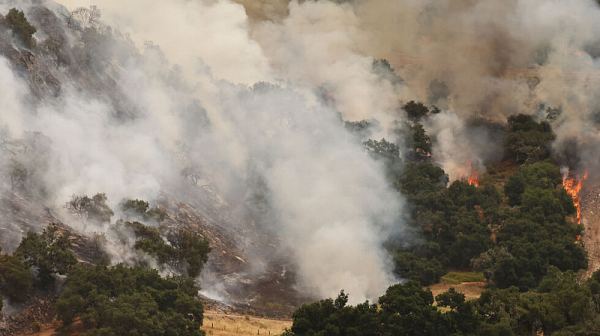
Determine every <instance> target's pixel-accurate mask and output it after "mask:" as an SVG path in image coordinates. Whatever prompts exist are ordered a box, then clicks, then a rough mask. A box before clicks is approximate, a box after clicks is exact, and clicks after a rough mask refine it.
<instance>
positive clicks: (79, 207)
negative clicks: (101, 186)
mask: <svg viewBox="0 0 600 336" xmlns="http://www.w3.org/2000/svg"><path fill="white" fill-rule="evenodd" d="M91 207H92V199H91V198H89V197H88V196H87V195H83V196H77V195H73V196H71V200H70V201H68V202H67V204H66V205H65V208H67V210H68V211H69V212H70V213H72V214H73V215H75V216H76V217H77V218H79V220H80V221H81V223H83V224H87V219H88V217H89V214H90V208H91Z"/></svg>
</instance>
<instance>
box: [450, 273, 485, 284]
mask: <svg viewBox="0 0 600 336" xmlns="http://www.w3.org/2000/svg"><path fill="white" fill-rule="evenodd" d="M441 281H442V282H445V283H450V284H455V285H457V284H460V283H462V282H483V281H486V279H485V277H484V276H483V273H482V272H448V273H447V274H446V275H444V276H443V277H442V278H441Z"/></svg>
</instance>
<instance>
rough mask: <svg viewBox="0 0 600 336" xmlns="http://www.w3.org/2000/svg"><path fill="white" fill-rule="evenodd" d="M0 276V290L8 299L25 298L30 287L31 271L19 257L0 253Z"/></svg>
mask: <svg viewBox="0 0 600 336" xmlns="http://www.w3.org/2000/svg"><path fill="white" fill-rule="evenodd" d="M0 251H1V249H0ZM0 278H2V282H1V285H2V286H1V288H2V292H3V293H4V295H6V296H7V297H8V298H9V299H11V300H13V301H17V302H21V301H25V300H26V299H27V297H28V293H29V289H30V288H31V272H29V269H28V268H27V266H25V264H23V262H22V261H21V259H20V258H19V257H17V256H14V255H9V254H6V253H4V254H0Z"/></svg>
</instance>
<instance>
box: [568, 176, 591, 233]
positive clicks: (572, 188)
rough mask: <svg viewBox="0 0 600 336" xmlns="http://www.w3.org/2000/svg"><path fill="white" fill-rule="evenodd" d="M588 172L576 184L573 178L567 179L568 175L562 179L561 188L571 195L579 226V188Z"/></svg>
mask: <svg viewBox="0 0 600 336" xmlns="http://www.w3.org/2000/svg"><path fill="white" fill-rule="evenodd" d="M587 176H588V172H587V170H586V171H585V174H584V175H583V177H582V178H580V179H579V180H578V181H577V182H575V178H573V177H569V174H568V173H567V174H565V175H564V177H563V182H562V184H563V187H564V188H565V190H566V191H567V194H569V195H571V198H572V199H573V204H575V207H576V208H577V223H579V224H581V204H580V203H579V192H580V191H581V186H582V183H583V181H585V180H586V179H587Z"/></svg>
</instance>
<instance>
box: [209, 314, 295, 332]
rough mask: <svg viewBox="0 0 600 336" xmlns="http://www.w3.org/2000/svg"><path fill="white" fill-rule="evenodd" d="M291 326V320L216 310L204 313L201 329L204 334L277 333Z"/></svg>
mask: <svg viewBox="0 0 600 336" xmlns="http://www.w3.org/2000/svg"><path fill="white" fill-rule="evenodd" d="M291 326H292V321H291V320H272V319H266V318H259V317H253V316H247V315H246V316H244V315H236V314H224V313H222V312H217V311H207V312H205V313H204V326H203V327H202V330H204V331H206V335H213V336H226V335H259V331H260V335H267V336H269V335H271V336H274V335H279V334H281V333H282V332H283V331H284V330H285V328H290V327H291Z"/></svg>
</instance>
